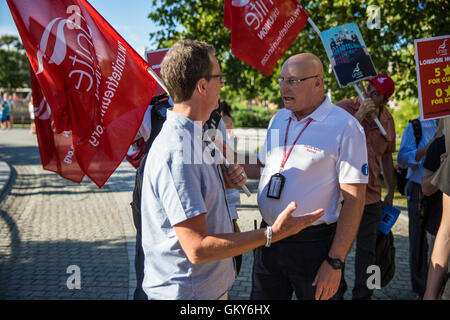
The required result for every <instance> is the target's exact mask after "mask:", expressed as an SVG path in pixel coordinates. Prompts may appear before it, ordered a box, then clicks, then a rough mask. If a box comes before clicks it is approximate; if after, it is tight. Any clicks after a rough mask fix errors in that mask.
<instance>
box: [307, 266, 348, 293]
mask: <svg viewBox="0 0 450 320" xmlns="http://www.w3.org/2000/svg"><path fill="white" fill-rule="evenodd" d="M341 277H342V270H335V269H333V267H332V266H330V264H329V263H328V262H327V261H326V260H325V261H324V262H322V264H321V265H320V268H319V271H318V272H317V275H316V278H315V279H314V282H313V283H312V285H313V286H316V296H315V298H316V300H328V299H330V298H332V297H333V296H334V295H335V294H336V292H337V291H338V289H339V283H340V282H341Z"/></svg>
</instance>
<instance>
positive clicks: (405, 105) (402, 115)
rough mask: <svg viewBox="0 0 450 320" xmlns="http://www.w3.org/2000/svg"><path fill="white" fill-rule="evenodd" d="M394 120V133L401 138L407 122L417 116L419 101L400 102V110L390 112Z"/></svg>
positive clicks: (407, 100)
mask: <svg viewBox="0 0 450 320" xmlns="http://www.w3.org/2000/svg"><path fill="white" fill-rule="evenodd" d="M392 116H393V117H394V119H395V132H396V134H397V136H399V137H401V136H402V134H403V131H404V130H405V128H406V126H407V125H408V122H409V120H412V119H415V118H417V117H418V116H419V101H418V100H417V99H406V100H403V101H401V102H400V108H399V109H397V110H395V111H393V112H392Z"/></svg>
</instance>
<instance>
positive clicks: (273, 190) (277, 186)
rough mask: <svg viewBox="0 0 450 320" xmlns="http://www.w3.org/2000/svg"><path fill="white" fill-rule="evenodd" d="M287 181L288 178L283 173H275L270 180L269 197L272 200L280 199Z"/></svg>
mask: <svg viewBox="0 0 450 320" xmlns="http://www.w3.org/2000/svg"><path fill="white" fill-rule="evenodd" d="M285 180H286V178H285V177H284V176H283V175H282V174H281V173H275V174H274V175H273V176H272V177H271V178H270V181H269V188H268V189H267V197H268V198H272V199H280V197H281V191H282V190H283V187H284V181H285Z"/></svg>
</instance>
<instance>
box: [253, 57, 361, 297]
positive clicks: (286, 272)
mask: <svg viewBox="0 0 450 320" xmlns="http://www.w3.org/2000/svg"><path fill="white" fill-rule="evenodd" d="M278 82H279V84H280V93H281V97H282V99H283V102H284V106H285V108H284V109H282V110H280V111H279V112H278V113H277V114H276V115H275V116H274V117H273V118H272V120H271V122H270V124H269V128H268V133H267V137H266V142H265V144H264V146H263V147H262V149H261V151H260V153H259V155H258V159H259V161H260V164H261V165H262V166H263V167H264V169H263V171H262V174H261V180H260V183H259V188H258V205H259V209H260V211H261V215H262V218H263V222H262V227H265V226H267V225H271V224H272V223H274V221H275V219H276V218H277V215H278V212H280V209H281V208H284V207H285V206H286V204H288V203H289V202H290V201H296V203H297V209H296V210H295V212H294V213H293V214H294V215H302V214H304V213H306V212H310V211H312V210H315V209H317V208H324V209H325V214H324V215H323V216H322V217H321V218H320V219H318V220H317V221H316V222H315V223H313V226H311V227H308V228H306V229H304V230H303V231H301V232H299V233H298V234H296V235H294V236H291V237H289V238H286V239H284V240H282V241H279V242H277V243H274V244H273V245H272V246H270V247H268V248H267V247H261V248H257V249H256V250H255V257H254V265H253V287H252V293H251V299H258V300H259V299H291V297H292V293H293V291H294V292H295V294H296V297H297V298H298V299H305V300H310V299H330V298H333V296H334V295H335V293H336V292H337V289H338V287H339V284H340V281H341V276H342V272H341V268H342V266H343V263H344V260H345V257H346V255H347V253H348V251H349V250H350V248H351V245H352V243H353V241H354V239H355V236H356V233H357V230H358V226H359V222H360V220H361V215H362V211H363V207H364V198H365V191H366V184H367V182H368V167H367V150H366V140H365V135H364V131H363V129H362V127H361V126H360V124H359V123H358V121H357V120H356V119H355V118H354V117H352V116H351V115H350V114H349V113H347V112H346V111H344V110H342V109H341V108H339V107H337V106H335V105H333V104H332V103H331V101H330V99H329V98H328V97H327V96H326V95H325V94H324V92H325V91H324V80H323V66H322V63H321V61H320V60H319V59H318V58H317V57H316V56H314V55H313V54H308V53H304V54H299V55H295V56H293V57H291V58H289V59H288V60H287V61H286V62H285V63H284V64H283V67H282V69H281V73H280V76H279V78H278ZM245 169H246V172H247V175H248V176H249V177H256V176H257V172H256V171H257V170H255V167H251V166H249V165H246V166H245ZM342 201H343V204H342Z"/></svg>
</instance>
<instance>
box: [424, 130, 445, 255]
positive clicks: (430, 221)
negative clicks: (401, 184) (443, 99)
mask: <svg viewBox="0 0 450 320" xmlns="http://www.w3.org/2000/svg"><path fill="white" fill-rule="evenodd" d="M445 155H446V153H445V135H442V136H441V137H439V138H436V139H435V140H434V141H433V143H432V144H431V145H430V147H429V148H428V150H427V154H426V156H425V161H424V163H423V168H424V170H423V177H422V184H421V185H422V192H423V199H422V207H423V213H424V219H425V230H426V234H427V244H428V251H429V254H428V256H431V250H432V249H433V246H434V240H435V238H436V234H437V231H438V228H439V224H440V223H441V217H442V192H441V190H439V189H438V188H436V187H435V186H434V185H432V184H431V180H432V179H433V178H434V176H435V175H436V173H437V172H438V169H439V167H440V165H441V163H442V162H443V161H444V157H445Z"/></svg>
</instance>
